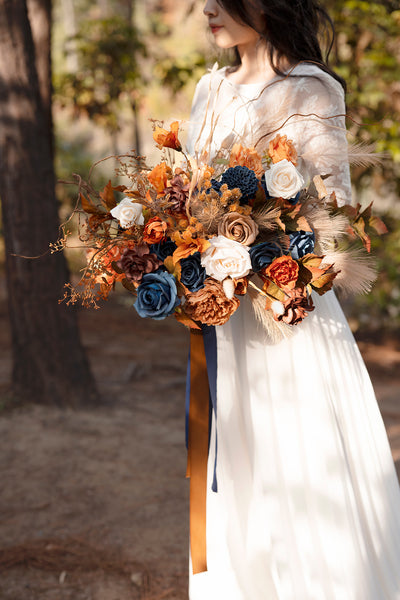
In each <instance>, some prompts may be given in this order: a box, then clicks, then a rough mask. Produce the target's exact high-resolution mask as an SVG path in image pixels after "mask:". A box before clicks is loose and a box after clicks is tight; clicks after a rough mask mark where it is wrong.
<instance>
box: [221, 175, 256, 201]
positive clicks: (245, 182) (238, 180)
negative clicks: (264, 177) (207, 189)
mask: <svg viewBox="0 0 400 600" xmlns="http://www.w3.org/2000/svg"><path fill="white" fill-rule="evenodd" d="M224 183H226V185H227V186H228V189H230V190H233V189H235V188H239V190H240V191H241V194H242V197H241V198H240V203H241V204H245V203H246V202H248V201H249V200H251V199H252V198H254V196H255V195H256V192H257V190H258V179H257V177H256V175H255V173H254V171H252V170H251V169H249V168H248V167H242V166H237V167H230V168H229V169H227V170H226V171H225V173H224V174H223V175H222V177H221V185H223V184H224Z"/></svg>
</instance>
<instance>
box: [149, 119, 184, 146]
mask: <svg viewBox="0 0 400 600" xmlns="http://www.w3.org/2000/svg"><path fill="white" fill-rule="evenodd" d="M178 132H179V122H178V121H174V122H173V123H171V126H170V130H169V131H167V129H163V128H162V127H156V128H155V130H154V133H153V139H154V141H155V142H156V144H157V146H158V147H159V148H160V150H161V149H162V148H172V149H173V150H177V151H178V152H182V145H181V143H180V141H179V140H178Z"/></svg>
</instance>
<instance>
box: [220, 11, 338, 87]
mask: <svg viewBox="0 0 400 600" xmlns="http://www.w3.org/2000/svg"><path fill="white" fill-rule="evenodd" d="M218 3H219V4H220V5H221V6H222V7H223V8H224V9H225V10H226V12H227V13H229V14H230V15H231V16H232V17H233V18H234V19H236V20H237V21H239V22H242V23H245V24H246V25H249V26H250V27H252V28H253V29H255V30H256V31H257V32H258V33H259V34H260V36H261V37H262V38H263V39H264V40H265V42H266V43H267V48H268V53H269V58H270V61H271V65H272V68H273V69H274V71H275V72H276V73H277V74H278V75H282V74H283V73H282V71H281V70H280V68H279V65H280V62H281V59H282V58H287V59H288V60H289V61H290V62H291V63H293V64H297V63H299V62H301V61H309V62H311V63H316V64H317V65H318V66H319V67H320V68H321V69H322V70H323V71H326V72H327V73H329V74H330V75H332V77H334V78H335V79H336V80H337V81H339V82H340V84H341V85H342V86H343V89H344V90H346V83H345V81H344V80H343V79H342V78H341V77H340V76H339V75H338V74H337V73H335V72H334V71H333V70H332V69H331V68H330V67H329V65H328V61H329V54H330V52H331V50H332V47H333V43H334V39H335V29H334V25H333V22H332V19H331V18H330V16H329V15H328V13H327V12H326V10H325V9H324V8H323V7H322V6H321V4H320V3H319V2H317V1H314V0H218ZM323 37H324V38H325V40H326V42H325V43H326V46H327V51H326V55H325V58H324V56H323V53H322V50H321V45H320V41H319V40H320V39H322V38H323ZM235 52H236V62H235V64H236V65H239V64H240V56H239V53H238V51H237V49H236V50H235Z"/></svg>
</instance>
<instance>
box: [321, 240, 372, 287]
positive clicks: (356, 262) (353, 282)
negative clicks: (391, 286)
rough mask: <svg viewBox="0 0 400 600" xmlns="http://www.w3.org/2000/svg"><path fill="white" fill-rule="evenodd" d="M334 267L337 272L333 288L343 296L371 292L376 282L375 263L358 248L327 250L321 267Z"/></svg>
mask: <svg viewBox="0 0 400 600" xmlns="http://www.w3.org/2000/svg"><path fill="white" fill-rule="evenodd" d="M332 263H333V265H334V269H335V271H339V273H338V274H337V276H336V278H335V280H334V287H335V288H336V289H337V290H340V292H342V294H343V295H345V296H349V295H353V294H366V293H367V292H369V291H371V288H372V284H373V283H374V281H375V280H376V277H377V272H376V261H375V259H374V258H373V257H371V256H370V255H366V254H365V252H363V250H361V249H359V248H346V249H340V248H339V249H338V250H327V251H326V252H325V253H324V260H323V262H322V264H323V265H329V264H332Z"/></svg>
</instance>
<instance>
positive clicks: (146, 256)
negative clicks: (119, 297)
mask: <svg viewBox="0 0 400 600" xmlns="http://www.w3.org/2000/svg"><path fill="white" fill-rule="evenodd" d="M162 264H163V261H162V260H159V259H158V258H157V256H156V255H155V254H152V253H151V252H150V248H149V247H148V245H147V244H138V245H137V246H135V248H133V249H129V248H125V250H124V251H123V252H122V256H121V258H120V259H119V261H118V262H117V266H118V267H119V268H120V269H121V270H122V271H123V272H124V274H125V276H126V278H127V279H129V280H130V281H132V282H133V283H140V281H141V280H142V277H143V275H146V274H147V273H152V272H153V271H155V270H156V269H158V267H160V266H161V265H162Z"/></svg>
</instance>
